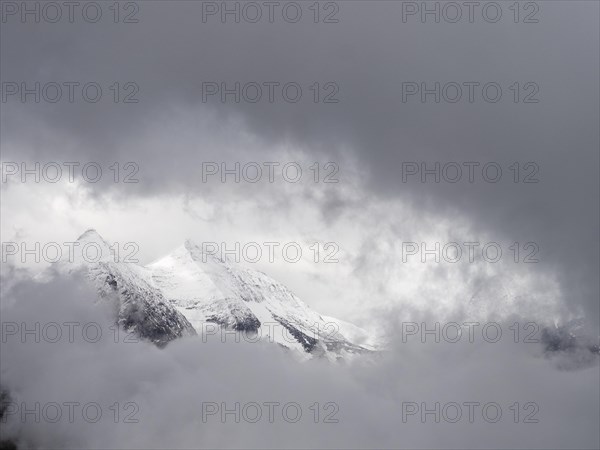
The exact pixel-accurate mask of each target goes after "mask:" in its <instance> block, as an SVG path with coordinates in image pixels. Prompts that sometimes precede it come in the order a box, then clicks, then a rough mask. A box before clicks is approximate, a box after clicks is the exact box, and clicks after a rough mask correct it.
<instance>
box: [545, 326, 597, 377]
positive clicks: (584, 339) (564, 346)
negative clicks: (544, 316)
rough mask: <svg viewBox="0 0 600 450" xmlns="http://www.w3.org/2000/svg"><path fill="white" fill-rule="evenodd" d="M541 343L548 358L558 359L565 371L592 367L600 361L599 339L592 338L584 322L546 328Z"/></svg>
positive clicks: (560, 366) (559, 364)
mask: <svg viewBox="0 0 600 450" xmlns="http://www.w3.org/2000/svg"><path fill="white" fill-rule="evenodd" d="M541 342H542V345H543V346H544V351H545V353H546V356H548V357H549V358H554V359H556V360H557V362H558V366H559V368H561V369H564V370H575V369H580V368H585V367H590V366H592V365H594V364H598V362H599V361H600V342H599V339H598V338H596V339H594V338H592V337H591V335H590V333H588V331H587V330H586V327H585V323H584V321H583V320H576V321H573V322H569V323H567V324H565V325H564V326H560V327H546V328H544V329H543V330H542V333H541Z"/></svg>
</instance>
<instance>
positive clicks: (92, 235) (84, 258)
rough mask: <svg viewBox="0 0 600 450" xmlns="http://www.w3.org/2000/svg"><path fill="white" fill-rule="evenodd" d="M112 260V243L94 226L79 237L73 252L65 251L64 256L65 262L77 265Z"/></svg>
mask: <svg viewBox="0 0 600 450" xmlns="http://www.w3.org/2000/svg"><path fill="white" fill-rule="evenodd" d="M112 260H114V258H113V252H112V250H111V248H110V244H109V243H108V242H106V241H105V240H104V239H103V238H102V236H100V234H99V233H98V232H97V231H96V230H94V229H93V228H90V229H88V230H87V231H86V232H85V233H83V234H82V235H81V236H79V237H78V238H77V241H76V243H75V246H74V247H73V252H72V254H71V253H65V254H64V255H63V257H62V262H63V263H64V262H69V263H73V264H75V265H80V264H89V263H97V262H109V261H112Z"/></svg>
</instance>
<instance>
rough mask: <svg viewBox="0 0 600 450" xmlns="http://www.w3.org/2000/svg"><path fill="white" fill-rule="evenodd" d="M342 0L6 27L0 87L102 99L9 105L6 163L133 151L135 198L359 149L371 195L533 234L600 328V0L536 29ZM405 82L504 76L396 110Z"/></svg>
mask: <svg viewBox="0 0 600 450" xmlns="http://www.w3.org/2000/svg"><path fill="white" fill-rule="evenodd" d="M338 4H339V7H340V11H339V13H338V15H337V18H338V19H339V22H338V23H328V24H325V23H317V24H315V23H312V20H311V17H310V16H307V15H308V14H310V13H309V10H308V3H302V5H304V14H305V18H306V17H308V19H307V20H302V21H301V22H299V23H297V24H291V23H287V22H285V21H284V20H281V19H277V20H275V23H272V24H271V23H265V22H264V21H263V22H261V23H257V24H251V23H245V22H244V21H243V20H242V21H241V23H231V20H230V21H229V23H226V24H223V23H221V22H220V20H219V19H218V18H215V17H212V18H209V20H208V22H207V23H203V22H202V14H201V12H202V2H140V11H139V13H138V14H137V18H139V23H137V24H114V23H111V21H110V20H108V21H104V20H103V21H102V22H100V23H97V24H89V23H85V22H84V21H82V20H78V21H76V23H73V24H68V23H59V24H48V23H46V24H43V23H42V24H34V23H27V24H22V23H20V22H18V21H15V20H9V21H8V22H7V23H3V24H2V36H1V38H2V43H1V50H2V61H1V62H2V68H1V70H2V80H3V81H29V82H33V81H36V80H38V81H41V82H42V83H43V82H48V81H59V82H60V81H78V82H81V83H84V82H86V81H96V82H98V83H100V84H101V85H102V86H103V87H104V98H103V99H102V101H100V102H98V103H97V104H89V103H86V102H83V101H81V100H79V101H76V102H75V103H73V104H70V103H65V102H61V103H58V104H47V103H43V102H42V103H40V104H39V105H38V104H32V103H31V102H28V103H25V104H21V103H19V101H18V100H17V101H15V100H14V98H13V99H11V100H9V101H8V102H7V103H4V104H2V147H3V159H4V160H20V159H19V158H21V159H23V158H27V159H29V160H33V159H37V160H41V161H49V160H75V161H106V162H107V163H108V162H109V161H121V162H125V161H138V162H139V164H140V168H141V174H140V179H141V181H142V182H141V183H140V184H139V185H138V186H136V187H135V189H134V188H132V189H131V190H130V191H128V192H135V193H136V194H138V195H140V194H155V193H164V192H169V191H185V192H200V191H202V192H204V191H203V189H204V190H205V189H207V188H206V186H205V185H204V186H203V185H202V184H201V182H200V180H201V174H200V166H201V162H202V161H207V160H208V161H236V160H240V161H242V162H244V161H251V160H257V159H258V160H266V161H269V160H274V158H277V150H276V149H277V148H278V146H283V145H288V144H289V145H291V146H292V147H295V148H297V149H298V150H300V151H302V152H304V153H305V154H307V155H309V157H312V158H314V159H315V160H320V161H328V160H334V161H335V160H337V161H340V163H342V162H343V161H344V159H345V158H346V157H347V156H351V157H352V158H353V159H356V160H358V161H359V163H360V168H361V170H362V171H363V172H364V173H363V175H364V179H365V181H366V183H367V186H368V189H369V193H370V194H372V195H377V196H381V197H392V198H393V197H399V198H402V199H406V200H409V201H410V202H411V203H413V204H422V208H423V210H424V211H427V210H434V211H438V212H439V211H444V210H445V209H446V208H450V209H455V208H458V210H459V211H461V213H462V214H464V216H465V217H467V218H469V219H471V220H472V221H473V222H474V223H475V225H476V226H477V227H479V229H481V230H486V231H487V232H488V233H490V235H493V236H497V237H498V240H500V239H508V240H514V241H519V242H527V241H534V242H536V243H538V244H539V246H540V249H541V254H540V259H541V261H542V262H541V263H540V264H539V269H540V270H548V271H552V272H556V273H558V274H559V277H560V281H561V286H562V290H563V295H564V297H565V299H566V301H567V302H569V304H571V305H573V306H575V305H584V306H585V308H586V314H587V316H588V318H589V320H591V321H595V322H597V321H598V313H599V311H598V303H599V296H600V293H599V289H598V272H599V271H600V266H599V261H598V254H599V245H598V229H599V228H600V223H599V216H598V208H599V206H598V201H597V200H598V188H599V187H598V164H599V160H598V148H599V144H600V143H599V137H598V123H599V119H600V117H599V110H598V99H599V95H600V94H599V91H598V77H599V73H598V58H599V56H598V54H599V52H598V39H599V36H598V22H597V17H598V4H597V3H595V2H538V5H539V7H540V11H539V13H538V14H537V15H536V18H537V19H539V22H538V23H514V22H513V16H512V11H510V10H509V9H508V3H507V4H504V3H503V4H502V5H503V17H502V20H501V21H499V22H498V23H495V24H494V23H488V22H487V21H485V20H483V19H482V17H481V15H480V14H476V16H475V23H473V24H471V23H468V22H466V20H464V19H463V20H462V21H461V22H459V23H456V24H452V23H446V22H445V21H444V20H442V21H441V23H439V24H438V23H432V21H431V19H430V20H429V21H428V23H421V22H420V21H419V20H418V19H415V18H413V17H411V18H409V20H408V22H407V23H403V22H402V15H401V12H402V4H401V3H400V2H397V3H394V2H338ZM116 81H118V82H120V83H121V84H123V83H125V82H127V81H131V82H135V83H136V84H137V85H139V88H140V91H139V93H138V94H137V97H138V98H139V103H137V104H114V103H112V101H110V95H112V94H111V93H110V91H109V90H108V86H110V85H111V84H112V83H114V82H116ZM205 81H215V82H222V81H223V82H227V83H228V84H229V85H230V86H231V85H232V84H233V83H234V82H235V81H240V82H241V83H242V84H243V83H246V82H258V83H263V82H268V81H277V82H281V83H285V82H288V81H296V82H298V83H300V84H301V86H302V87H303V89H304V96H303V98H302V100H301V101H300V102H298V103H295V104H290V103H287V102H285V101H282V100H281V98H279V99H278V100H277V101H275V103H273V104H271V103H269V102H266V101H261V102H259V103H256V104H251V103H247V102H244V101H242V102H240V103H235V102H232V101H231V100H229V101H228V102H227V103H226V104H221V102H220V101H219V100H218V97H217V96H214V97H211V98H209V99H208V101H207V102H206V103H203V102H202V82H205ZM404 81H414V82H417V83H420V82H427V83H429V86H431V85H432V84H433V83H434V82H436V81H439V82H441V83H442V84H443V83H445V82H448V81H455V82H458V83H459V84H460V83H463V82H469V81H476V82H480V83H482V84H483V83H486V82H490V81H493V82H497V83H499V84H500V85H501V86H502V88H503V97H502V99H501V101H499V102H498V103H488V102H485V101H483V100H482V98H481V95H480V94H481V93H480V91H476V92H477V98H476V101H475V102H474V103H472V104H471V103H469V102H467V101H465V100H463V101H461V102H458V103H455V104H450V103H447V102H444V101H442V102H440V103H439V104H436V103H434V102H432V101H431V100H430V101H429V102H428V103H425V104H422V103H420V102H419V101H418V96H413V97H410V98H409V99H408V101H407V102H406V103H403V102H402V87H401V86H402V82H404ZM314 82H319V83H321V85H323V84H324V83H326V82H335V83H336V84H337V85H338V86H339V89H340V90H339V93H338V94H337V97H338V98H339V100H340V101H339V103H332V104H323V103H318V104H315V103H313V101H312V92H311V91H310V90H309V89H308V87H309V86H310V85H312V84H313V83H314ZM515 82H518V83H519V84H520V87H521V89H522V88H523V85H524V84H525V83H527V82H532V83H535V84H536V85H537V86H539V93H537V94H536V98H538V99H539V103H529V104H527V103H522V102H518V103H514V102H513V97H512V95H513V92H512V91H511V90H510V89H509V87H510V86H511V85H513V83H515ZM527 92H529V91H527ZM521 94H523V93H521ZM17 152H18V153H17ZM25 155H26V156H25ZM407 161H417V162H421V161H425V162H428V163H430V164H433V163H434V162H436V161H439V162H441V163H442V164H444V163H446V162H451V161H455V162H458V163H459V164H461V163H462V162H468V161H475V162H479V163H481V164H482V165H483V164H485V163H487V162H497V163H498V164H500V165H501V167H502V168H503V169H504V173H503V177H502V180H501V181H500V182H499V183H486V182H484V181H482V180H481V177H480V176H479V177H478V180H477V181H476V182H475V183H473V184H471V183H468V182H466V181H464V177H463V180H462V181H460V182H458V183H456V184H450V183H444V182H442V183H440V184H437V183H432V182H428V183H425V184H423V183H420V182H418V181H417V177H412V178H411V179H409V182H407V183H403V182H402V176H401V169H402V163H403V162H407ZM530 161H531V162H535V163H536V164H538V165H539V167H540V172H539V174H538V178H539V179H540V182H539V183H537V184H522V183H519V184H514V183H512V182H511V179H512V176H513V173H512V172H511V171H510V170H509V169H508V167H509V166H510V165H511V164H512V163H514V162H519V163H521V165H522V164H525V163H527V162H530ZM479 174H480V172H479ZM341 178H342V180H343V177H341ZM430 180H431V178H430ZM290 206H293V205H290ZM321 206H322V207H323V208H324V210H325V211H326V214H327V215H326V217H329V218H330V217H331V211H335V210H337V209H338V208H345V207H350V208H351V207H353V206H352V204H351V203H348V202H343V201H342V200H340V199H338V198H337V197H335V196H333V195H331V196H327V197H326V199H325V201H324V202H323V204H322V205H321ZM332 206H333V207H334V208H333V209H331V207H332ZM390 220H392V221H393V220H394V218H390Z"/></svg>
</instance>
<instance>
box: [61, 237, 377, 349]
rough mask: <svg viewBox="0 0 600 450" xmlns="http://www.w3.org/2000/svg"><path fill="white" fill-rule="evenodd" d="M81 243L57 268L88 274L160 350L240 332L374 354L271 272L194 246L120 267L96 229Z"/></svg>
mask: <svg viewBox="0 0 600 450" xmlns="http://www.w3.org/2000/svg"><path fill="white" fill-rule="evenodd" d="M78 242H79V243H80V244H81V245H80V246H78V247H76V250H75V257H74V258H72V259H69V260H68V261H59V262H57V263H55V265H54V266H55V268H57V269H58V270H59V271H60V272H62V273H65V272H66V273H70V272H72V271H74V270H80V269H84V270H87V274H88V278H89V279H90V281H91V282H92V283H93V284H94V286H95V287H96V288H97V290H98V292H99V295H100V297H103V298H107V297H116V298H117V300H116V301H117V302H118V303H119V305H118V306H119V322H120V323H121V324H122V325H123V326H124V327H126V328H128V329H130V330H132V331H135V332H137V333H138V334H139V335H140V336H141V337H144V338H148V339H150V340H152V341H153V342H155V343H157V344H159V345H163V344H166V342H168V341H169V340H172V339H175V338H178V337H183V336H186V335H192V334H195V333H197V334H203V335H211V336H212V335H217V337H219V336H229V339H230V340H231V339H232V338H231V332H232V331H235V332H237V333H240V334H243V336H244V338H246V339H251V340H252V342H255V341H258V340H263V341H268V342H272V343H277V344H280V345H281V346H283V347H286V348H289V349H293V350H297V351H299V352H300V353H302V354H304V355H306V356H322V357H326V358H328V359H337V358H339V357H347V356H350V355H356V354H361V353H366V352H370V351H373V350H374V349H375V348H374V346H373V344H372V342H373V339H372V338H371V337H370V336H369V334H368V333H367V332H366V331H365V330H362V329H360V328H359V327H356V326H354V325H352V324H350V323H348V322H344V321H342V320H338V319H335V318H332V317H327V316H322V315H320V314H318V313H317V312H315V311H313V310H312V309H310V308H309V307H308V305H306V304H305V303H304V302H303V301H302V300H300V299H299V298H298V297H297V296H296V295H295V294H294V293H293V292H291V291H290V290H289V289H288V288H287V287H286V286H284V285H283V284H281V283H279V282H278V281H276V280H274V279H272V278H270V277H269V276H267V275H266V274H264V273H262V272H259V271H256V270H252V269H248V268H245V267H242V266H241V265H238V264H234V263H231V262H229V261H227V260H226V259H220V258H218V257H216V256H214V255H211V254H206V253H203V252H202V250H201V248H200V247H199V246H197V245H196V244H194V243H193V242H192V241H190V240H187V241H185V243H184V244H183V245H182V246H180V247H178V248H177V249H175V250H174V251H173V252H171V253H170V254H168V255H167V256H165V257H163V258H160V259H159V260H157V261H155V262H153V263H152V264H149V265H148V266H141V265H138V264H134V263H126V262H120V261H116V260H115V258H114V257H113V254H112V251H111V248H110V245H109V243H108V242H106V241H105V240H104V239H103V238H102V237H101V236H100V235H99V234H98V233H97V232H96V231H95V230H88V231H86V232H85V233H84V234H83V235H81V236H80V238H79V239H78ZM86 244H88V245H87V247H94V249H95V250H96V249H98V248H99V249H100V250H101V257H100V258H99V260H97V261H94V262H90V261H89V258H86V257H84V255H83V254H82V249H83V248H84V247H85V246H86ZM224 331H228V332H229V334H227V333H225V334H223V332H224Z"/></svg>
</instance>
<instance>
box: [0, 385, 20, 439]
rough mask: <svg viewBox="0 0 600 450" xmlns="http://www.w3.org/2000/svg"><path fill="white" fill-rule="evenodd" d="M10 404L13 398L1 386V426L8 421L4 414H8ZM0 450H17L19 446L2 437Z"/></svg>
mask: <svg viewBox="0 0 600 450" xmlns="http://www.w3.org/2000/svg"><path fill="white" fill-rule="evenodd" d="M10 402H11V398H10V395H9V393H8V391H7V390H4V389H2V387H1V386H0V425H1V424H2V423H3V421H5V420H6V419H5V418H4V414H5V413H6V408H8V404H9V403H10ZM0 450H17V445H16V444H15V443H14V442H13V441H11V440H8V439H5V440H3V439H2V438H1V437H0Z"/></svg>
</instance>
